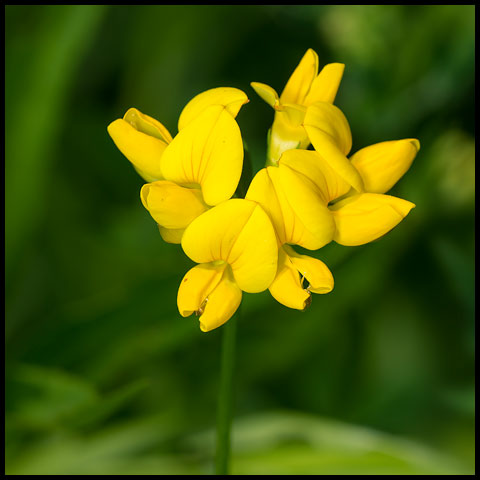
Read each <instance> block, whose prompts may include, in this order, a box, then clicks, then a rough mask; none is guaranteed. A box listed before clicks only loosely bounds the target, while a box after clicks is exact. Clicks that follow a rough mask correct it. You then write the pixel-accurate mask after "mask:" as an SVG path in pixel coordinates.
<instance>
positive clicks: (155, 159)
mask: <svg viewBox="0 0 480 480" xmlns="http://www.w3.org/2000/svg"><path fill="white" fill-rule="evenodd" d="M108 133H109V134H110V136H111V137H112V140H113V141H114V142H115V145H116V146H117V148H118V149H119V150H120V151H121V152H122V153H123V154H124V155H125V156H126V157H127V158H128V160H130V162H132V164H133V166H134V167H135V168H136V170H137V172H138V173H139V174H140V175H142V176H143V177H144V178H145V180H147V181H152V180H160V179H162V178H163V176H162V171H161V166H160V162H161V159H162V156H163V153H164V151H165V149H166V147H167V143H166V142H165V141H163V140H160V139H159V138H157V137H153V136H151V135H148V134H146V133H143V132H141V131H139V130H137V129H136V128H134V127H133V126H132V125H131V124H130V123H129V122H127V121H125V120H122V119H118V120H115V121H114V122H112V123H111V124H110V125H109V126H108Z"/></svg>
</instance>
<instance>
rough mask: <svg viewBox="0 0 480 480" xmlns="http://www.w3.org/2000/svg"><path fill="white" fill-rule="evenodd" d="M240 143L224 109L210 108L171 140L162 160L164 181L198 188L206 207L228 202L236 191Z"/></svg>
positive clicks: (219, 107) (240, 151) (238, 174)
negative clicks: (199, 187) (200, 190)
mask: <svg viewBox="0 0 480 480" xmlns="http://www.w3.org/2000/svg"><path fill="white" fill-rule="evenodd" d="M242 164H243V143H242V136H241V133H240V129H239V128H238V125H237V122H236V121H235V119H234V118H233V117H232V115H231V114H230V113H228V112H227V110H226V109H225V107H223V106H221V105H212V106H210V107H207V108H206V109H205V110H204V111H203V112H202V113H201V114H200V115H199V116H198V117H196V118H195V120H193V121H192V122H190V123H189V124H188V125H187V126H186V127H185V128H184V129H183V130H181V131H180V132H179V133H178V135H177V136H176V137H175V138H174V139H173V140H172V142H171V143H170V144H169V146H168V147H167V148H166V150H165V152H164V154H163V158H162V173H163V176H164V178H165V179H166V180H169V181H172V182H175V183H177V184H180V185H184V186H195V185H197V186H198V185H200V186H201V188H202V193H203V198H204V200H205V203H207V204H208V205H216V204H218V203H220V202H223V201H224V200H227V199H229V198H230V197H231V196H232V195H233V194H234V192H235V189H236V188H237V185H238V181H239V180H240V175H241V173H242Z"/></svg>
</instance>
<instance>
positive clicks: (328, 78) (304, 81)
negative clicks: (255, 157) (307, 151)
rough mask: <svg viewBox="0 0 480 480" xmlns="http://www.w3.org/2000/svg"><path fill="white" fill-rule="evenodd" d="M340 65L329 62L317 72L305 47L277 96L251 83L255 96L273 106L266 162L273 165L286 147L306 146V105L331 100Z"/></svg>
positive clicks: (314, 56) (313, 55)
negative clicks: (304, 123)
mask: <svg viewBox="0 0 480 480" xmlns="http://www.w3.org/2000/svg"><path fill="white" fill-rule="evenodd" d="M344 68H345V65H344V64H342V63H329V64H328V65H325V66H324V67H323V69H322V71H321V72H320V73H318V55H317V54H316V53H315V52H314V51H313V50H312V49H311V48H309V49H308V50H307V52H306V53H305V55H304V56H303V58H302V59H301V60H300V63H299V64H298V66H297V67H296V69H295V70H294V72H293V73H292V75H291V76H290V78H289V80H288V82H287V84H286V85H285V88H284V89H283V91H282V93H281V95H280V97H279V96H278V94H277V92H276V91H275V90H274V89H273V88H272V87H270V86H268V85H265V84H264V83H259V82H252V83H251V86H252V87H253V89H254V90H255V91H256V92H257V93H258V95H260V97H261V98H262V99H263V100H265V101H266V102H267V103H268V104H269V105H270V106H271V107H273V108H274V109H275V117H274V121H273V125H272V128H271V129H270V132H269V135H268V152H267V165H276V164H277V163H278V160H279V159H280V156H281V155H282V153H283V152H284V151H286V150H290V149H292V148H307V147H308V145H309V144H310V140H309V138H308V136H307V134H306V132H305V129H304V128H303V127H302V124H303V120H304V117H305V113H306V110H307V107H308V106H310V105H312V104H313V103H316V102H327V103H333V102H334V100H335V96H336V94H337V90H338V87H339V85H340V81H341V80H342V76H343V71H344Z"/></svg>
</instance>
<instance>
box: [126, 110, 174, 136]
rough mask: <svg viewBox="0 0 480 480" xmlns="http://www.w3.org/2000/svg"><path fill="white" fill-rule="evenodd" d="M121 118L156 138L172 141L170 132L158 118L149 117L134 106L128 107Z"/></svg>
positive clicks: (136, 128)
mask: <svg viewBox="0 0 480 480" xmlns="http://www.w3.org/2000/svg"><path fill="white" fill-rule="evenodd" d="M123 119H124V120H125V121H126V122H128V123H129V124H130V125H131V126H132V127H133V128H135V130H138V131H139V132H142V133H145V134H146V135H150V136H151V137H155V138H158V139H159V140H162V141H164V142H165V143H170V142H171V141H172V136H171V135H170V132H169V131H168V130H167V129H166V128H165V127H164V126H163V125H162V124H161V123H160V122H159V121H158V120H155V119H154V118H153V117H149V116H148V115H146V114H145V113H142V112H141V111H140V110H137V109H136V108H129V109H128V110H127V113H125V115H124V116H123Z"/></svg>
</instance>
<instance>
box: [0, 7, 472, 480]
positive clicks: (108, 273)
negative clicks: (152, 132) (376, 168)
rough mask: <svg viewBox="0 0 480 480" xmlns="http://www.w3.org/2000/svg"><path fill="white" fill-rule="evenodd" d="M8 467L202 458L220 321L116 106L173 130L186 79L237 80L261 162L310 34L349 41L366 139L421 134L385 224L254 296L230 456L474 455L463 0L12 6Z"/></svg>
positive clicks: (53, 469)
mask: <svg viewBox="0 0 480 480" xmlns="http://www.w3.org/2000/svg"><path fill="white" fill-rule="evenodd" d="M5 27H6V94H5V96H6V115H5V119H6V172H5V173H6V305H5V308H6V345H7V358H6V360H7V368H6V377H7V378H6V459H7V473H9V474H28V473H30V474H47V473H51V474H169V473H173V474H187V473H190V474H208V473H210V472H211V471H212V455H213V449H214V436H213V432H214V426H215V415H216V396H217V389H218V378H219V353H220V340H221V334H222V329H218V330H215V331H213V332H211V333H208V334H204V333H202V332H201V331H200V330H199V325H198V320H197V319H196V318H195V317H193V316H192V317H189V318H182V317H181V316H180V315H179V313H178V311H177V308H176V292H177V287H178V284H179V282H180V280H181V278H182V276H183V275H184V274H185V272H186V271H187V270H188V269H189V268H190V267H191V266H192V265H193V263H192V262H191V261H190V260H189V259H188V258H187V257H186V256H185V255H184V254H183V253H182V251H181V248H180V247H179V246H177V245H169V244H166V243H164V242H162V240H161V238H160V236H159V234H158V231H157V228H156V225H155V223H154V222H153V220H152V219H151V218H150V216H149V215H148V213H147V212H146V210H145V209H144V208H143V207H142V205H141V203H140V199H139V190H140V187H141V185H142V179H141V178H140V177H139V176H138V175H137V174H136V173H135V171H134V169H133V168H132V166H131V165H130V163H129V162H128V161H127V160H126V159H125V158H124V157H123V156H122V154H121V153H120V152H119V151H118V150H117V148H116V147H115V145H114V144H113V142H112V141H111V139H110V138H109V136H108V134H107V130H106V128H107V125H108V124H109V123H110V122H111V121H113V120H114V119H116V118H119V117H122V116H123V114H124V113H125V111H126V110H127V109H128V108H129V107H137V108H138V109H139V110H141V111H142V112H144V113H147V114H149V115H151V116H153V117H155V118H157V119H158V120H160V121H161V122H162V123H164V124H165V125H166V126H167V128H169V130H170V131H171V132H172V134H175V133H176V122H177V119H178V116H179V114H180V112H181V110H182V108H183V106H184V105H185V104H186V103H187V101H188V100H189V99H190V98H192V97H193V96H194V95H196V94H198V93H200V92H202V91H204V90H206V89H208V88H212V87H217V86H232V87H238V88H241V89H243V90H244V91H245V92H247V95H248V96H249V98H250V103H249V104H248V105H246V106H244V107H243V108H242V110H241V112H240V114H239V115H238V117H237V120H238V122H239V125H240V128H241V130H242V133H243V136H244V139H245V140H246V142H247V144H248V146H249V150H250V152H251V154H252V157H253V165H254V171H257V170H259V169H260V168H261V167H262V166H263V163H264V159H265V149H266V133H267V130H268V128H269V126H270V125H271V122H272V119H273V111H272V110H271V109H270V107H268V106H267V105H266V104H265V103H264V102H262V101H261V100H260V99H259V98H258V97H257V96H256V94H255V92H254V91H253V90H252V89H251V87H250V86H249V83H250V82H251V81H260V82H264V83H267V84H269V85H271V86H273V87H274V88H276V89H277V91H279V92H280V91H281V90H282V88H283V86H284V85H285V82H286V80H287V79H288V77H289V75H290V74H291V72H292V71H293V68H294V67H295V66H296V64H297V63H298V61H299V60H300V58H301V56H302V55H303V54H304V52H305V51H306V50H307V48H313V49H314V50H315V51H316V52H317V53H318V56H319V59H320V64H321V65H323V64H325V63H328V62H342V63H345V64H346V68H345V74H344V78H343V81H342V84H341V86H340V90H339V94H338V96H337V99H336V102H335V103H336V105H338V106H339V107H340V108H341V109H342V110H343V112H344V113H345V115H346V116H347V118H348V120H349V122H350V125H351V128H352V132H353V141H354V146H353V150H352V151H353V152H354V151H356V150H358V149H359V148H362V147H364V146H367V145H369V144H372V143H376V142H380V141H384V140H393V139H399V138H407V137H416V138H418V139H420V142H421V144H422V148H421V150H420V152H419V154H418V156H417V158H416V160H415V162H414V163H413V165H412V167H411V168H410V170H409V171H408V173H407V174H406V175H405V176H404V178H402V180H401V181H400V182H399V183H398V185H396V186H395V188H394V189H393V190H392V191H391V193H392V194H394V195H397V196H399V197H402V198H406V199H408V200H410V201H412V202H414V203H415V204H416V205H417V207H416V208H415V209H414V210H413V211H412V212H411V213H410V215H409V216H408V217H407V218H406V219H405V220H404V221H403V222H402V223H401V224H400V226H399V227H397V228H396V229H395V230H394V231H392V232H391V233H389V234H388V235H387V236H385V237H384V238H382V239H380V240H378V241H377V242H374V243H371V244H368V245H365V246H361V247H342V246H339V245H337V244H335V243H332V244H330V245H328V246H327V247H325V248H323V249H321V250H320V251H318V252H316V253H315V255H316V256H317V257H318V258H321V259H322V260H324V261H325V262H326V263H327V264H328V265H329V267H330V268H331V270H332V272H333V274H334V277H335V288H334V290H333V292H332V293H330V294H328V295H323V296H320V295H315V296H314V299H313V304H312V306H311V307H310V309H309V310H307V311H306V312H305V313H300V312H297V311H294V310H289V309H287V308H285V307H283V306H281V305H280V304H278V303H276V302H275V301H274V300H273V299H272V297H271V296H270V295H269V293H268V292H264V293H262V294H256V295H249V294H245V295H244V300H243V304H242V318H241V319H240V321H239V329H238V335H239V336H238V351H237V371H236V409H235V424H234V433H235V435H234V455H233V472H234V473H247V474H254V473H260V474H269V473H280V474H282V473H285V474H292V473H305V474H324V473H334V474H345V473H354V474H371V473H387V474H393V473H417V474H418V473H420V474H423V473H472V472H473V471H474V307H475V304H474V196H475V183H474V170H475V160H474V153H475V144H474V136H473V135H474V7H473V6H444V5H442V6H296V7H291V6H290V7H289V6H195V7H192V6H137V7H130V6H116V7H112V6H109V7H102V6H35V7H33V6H7V7H6V25H5Z"/></svg>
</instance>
